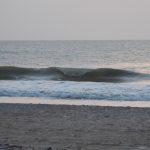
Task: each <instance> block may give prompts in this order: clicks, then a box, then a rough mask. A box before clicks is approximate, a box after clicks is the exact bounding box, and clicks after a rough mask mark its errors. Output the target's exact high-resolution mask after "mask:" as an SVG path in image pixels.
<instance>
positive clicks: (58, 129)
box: [0, 103, 150, 150]
mask: <svg viewBox="0 0 150 150" xmlns="http://www.w3.org/2000/svg"><path fill="white" fill-rule="evenodd" d="M149 116H150V109H149V108H134V107H110V106H100V107H99V106H75V105H74V106H72V105H47V104H2V103H1V104H0V122H1V123H0V148H1V146H2V145H3V146H4V145H5V144H9V145H10V146H8V147H10V148H11V146H13V145H15V146H16V149H17V147H18V149H17V150H23V148H24V149H26V150H28V149H29V150H33V149H34V150H49V149H48V148H51V149H50V150H64V149H65V150H101V149H102V150H120V149H123V150H134V149H135V150H149V149H150V142H149V141H150V136H149V135H150V130H149V129H150V117H149ZM19 147H20V149H19ZM21 147H22V149H21ZM4 150H5V149H4ZM6 150H8V149H6Z"/></svg>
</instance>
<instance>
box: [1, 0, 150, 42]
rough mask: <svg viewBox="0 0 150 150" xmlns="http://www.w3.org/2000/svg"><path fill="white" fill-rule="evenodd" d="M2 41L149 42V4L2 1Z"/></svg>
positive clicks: (130, 0) (134, 0)
mask: <svg viewBox="0 0 150 150" xmlns="http://www.w3.org/2000/svg"><path fill="white" fill-rule="evenodd" d="M0 40H150V0H0Z"/></svg>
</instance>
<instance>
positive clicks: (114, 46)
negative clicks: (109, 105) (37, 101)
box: [0, 41, 150, 101]
mask: <svg viewBox="0 0 150 150" xmlns="http://www.w3.org/2000/svg"><path fill="white" fill-rule="evenodd" d="M0 96H1V97H4V96H6V97H48V98H63V99H85V100H86V99H97V100H101V99H103V100H104V99H107V100H131V101H136V100H142V101H143V100H146V101H149V100H150V41H0Z"/></svg>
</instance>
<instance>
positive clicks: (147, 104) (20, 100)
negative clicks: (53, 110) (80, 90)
mask: <svg viewBox="0 0 150 150" xmlns="http://www.w3.org/2000/svg"><path fill="white" fill-rule="evenodd" d="M5 103H6V104H45V105H68V106H69V105H75V106H101V107H103V106H106V107H107V106H110V107H137V108H150V101H117V100H116V101H113V100H83V99H54V98H40V97H0V104H5Z"/></svg>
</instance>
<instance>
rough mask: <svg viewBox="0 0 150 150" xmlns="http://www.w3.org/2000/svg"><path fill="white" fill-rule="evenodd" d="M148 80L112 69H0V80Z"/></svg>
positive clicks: (124, 71) (9, 67)
mask: <svg viewBox="0 0 150 150" xmlns="http://www.w3.org/2000/svg"><path fill="white" fill-rule="evenodd" d="M143 79H148V80H149V79H150V75H149V74H141V73H137V72H132V71H127V70H121V69H112V68H99V69H84V68H83V69H79V68H59V67H49V68H21V67H13V66H1V67H0V80H54V81H87V82H88V81H89V82H128V81H135V80H143Z"/></svg>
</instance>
